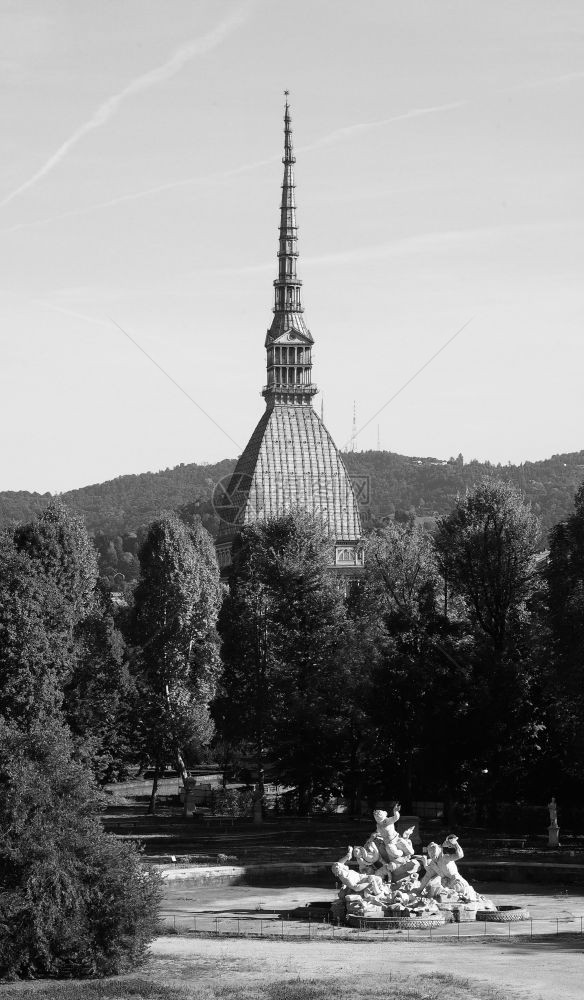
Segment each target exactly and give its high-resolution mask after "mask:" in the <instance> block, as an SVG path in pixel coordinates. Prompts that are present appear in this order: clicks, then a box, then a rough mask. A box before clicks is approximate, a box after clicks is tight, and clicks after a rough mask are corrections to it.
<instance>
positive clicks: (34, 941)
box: [0, 715, 160, 978]
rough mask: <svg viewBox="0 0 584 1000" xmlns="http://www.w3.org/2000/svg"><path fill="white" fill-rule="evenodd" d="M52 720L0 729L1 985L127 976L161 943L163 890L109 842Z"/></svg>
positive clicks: (137, 861)
mask: <svg viewBox="0 0 584 1000" xmlns="http://www.w3.org/2000/svg"><path fill="white" fill-rule="evenodd" d="M74 753H75V751H74V745H73V742H72V740H71V736H70V734H69V732H68V730H67V727H66V726H65V725H64V724H63V722H62V721H61V720H60V719H59V718H58V717H55V716H54V715H49V716H47V715H45V716H44V717H38V718H36V719H34V720H33V721H32V722H31V724H30V726H29V727H28V728H26V729H22V728H20V727H18V726H17V725H16V724H15V723H13V722H12V723H10V722H6V721H4V720H0V977H1V978H18V977H20V978H36V977H39V976H87V975H111V974H115V973H119V972H123V971H126V970H127V969H129V968H131V967H132V966H133V965H134V964H136V963H137V962H138V961H139V960H140V959H141V958H142V957H143V956H144V953H145V949H146V946H147V944H148V943H149V941H150V940H151V939H152V937H153V936H154V934H155V931H156V924H157V915H158V904H159V899H160V884H159V879H158V877H157V876H156V875H154V874H152V873H149V872H147V871H144V869H143V868H142V866H141V858H140V854H139V852H138V851H137V850H136V848H135V847H134V845H128V844H124V843H122V842H120V841H119V840H117V839H116V838H115V837H113V836H112V835H111V834H106V833H104V831H103V829H102V826H101V823H100V820H99V817H98V816H97V811H98V809H99V807H100V799H99V796H98V794H97V791H96V788H95V785H94V784H93V780H92V778H91V776H90V774H89V773H88V771H87V768H86V767H85V766H84V765H83V764H81V763H80V762H78V761H76V760H75V757H74Z"/></svg>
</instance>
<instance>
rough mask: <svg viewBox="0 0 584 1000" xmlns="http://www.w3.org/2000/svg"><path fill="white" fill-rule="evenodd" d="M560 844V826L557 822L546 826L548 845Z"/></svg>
mask: <svg viewBox="0 0 584 1000" xmlns="http://www.w3.org/2000/svg"><path fill="white" fill-rule="evenodd" d="M559 846H560V828H559V826H558V824H557V823H551V825H550V826H548V847H559Z"/></svg>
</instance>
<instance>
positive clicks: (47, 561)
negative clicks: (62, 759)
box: [0, 501, 131, 779]
mask: <svg viewBox="0 0 584 1000" xmlns="http://www.w3.org/2000/svg"><path fill="white" fill-rule="evenodd" d="M11 550H12V554H11V555H10V551H11ZM4 553H5V557H6V558H7V559H8V560H9V562H10V563H11V565H8V564H6V565H5V574H4V580H5V582H6V584H7V587H8V594H7V601H8V605H7V608H6V609H5V615H6V613H8V614H9V615H12V621H13V629H12V631H11V630H10V629H6V630H5V632H4V636H5V642H4V643H2V639H1V634H0V655H1V651H2V648H4V650H5V655H6V654H7V653H8V649H9V647H10V644H11V643H12V645H14V636H17V637H18V638H19V641H20V647H19V653H18V656H17V660H18V686H19V689H20V697H22V693H23V692H25V691H26V690H27V678H28V679H29V680H30V670H32V671H33V673H34V671H37V672H38V676H39V678H40V679H41V682H42V684H43V685H44V688H45V695H44V697H46V696H47V690H48V689H47V685H48V684H52V685H53V693H54V697H55V706H57V707H59V708H60V707H62V708H63V711H64V713H65V718H66V720H67V721H68V723H69V724H70V726H71V729H72V731H73V733H74V735H75V737H76V739H77V741H78V744H79V747H80V748H82V750H83V752H84V754H85V758H86V760H87V761H88V763H89V764H90V766H91V767H92V768H93V769H94V772H95V774H96V775H97V776H98V777H100V778H101V779H107V778H108V777H112V776H114V775H115V774H116V773H119V771H120V768H121V769H123V767H124V765H125V763H127V759H128V757H129V756H130V749H129V747H128V745H127V734H128V712H127V706H128V702H129V698H130V694H131V682H130V677H129V674H128V670H127V663H126V655H125V646H124V643H123V640H122V637H121V634H120V632H119V631H118V629H117V628H116V626H115V623H114V620H113V609H112V606H111V604H110V603H109V599H108V597H107V595H106V594H105V593H104V592H103V590H102V588H101V587H100V584H99V578H98V570H97V558H96V553H95V549H94V547H93V545H92V543H91V539H90V538H89V536H88V534H87V531H86V530H85V526H84V524H83V522H82V521H81V519H80V518H79V517H78V516H77V515H76V514H75V513H73V512H72V511H71V510H70V509H69V508H67V507H66V506H65V505H64V504H63V503H60V502H59V501H54V502H52V503H51V504H49V506H48V507H47V508H46V509H45V510H44V511H43V512H42V513H41V514H40V515H39V516H38V517H37V518H36V519H35V520H34V521H32V522H30V523H29V524H25V525H20V526H18V527H17V528H16V529H15V530H14V532H13V535H12V538H11V539H8V538H7V540H6V541H5V546H4ZM7 581H10V582H7ZM17 595H18V596H17ZM11 636H12V638H10V637H11ZM43 637H44V640H43ZM42 641H44V643H45V649H46V650H49V653H48V655H44V656H43V655H40V650H39V643H40V642H42ZM26 663H31V664H32V666H31V667H30V668H27V669H26V670H25V664H26ZM37 700H38V697H37Z"/></svg>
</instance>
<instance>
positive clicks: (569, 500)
mask: <svg viewBox="0 0 584 1000" xmlns="http://www.w3.org/2000/svg"><path fill="white" fill-rule="evenodd" d="M344 458H345V462H346V464H347V467H348V469H349V472H350V473H351V475H352V477H353V479H354V482H355V485H356V488H357V491H358V496H359V498H360V500H361V510H362V514H363V519H364V523H365V525H367V524H369V525H372V524H373V525H374V524H377V523H379V522H381V521H382V520H383V518H387V517H392V516H393V515H394V514H395V513H396V511H397V512H398V516H401V514H402V513H403V512H407V513H412V514H415V515H416V518H417V519H418V520H419V521H421V522H422V523H424V522H427V524H428V526H430V525H431V524H432V522H433V519H434V518H435V517H436V515H439V514H445V513H447V512H448V511H449V510H450V508H451V507H452V503H453V500H454V498H455V497H456V495H457V494H458V493H464V491H465V490H466V488H467V487H469V486H471V485H472V484H473V483H474V482H476V480H477V479H479V478H480V477H481V476H483V475H485V474H490V475H496V476H500V477H501V478H503V479H507V480H510V481H511V482H513V483H514V484H515V485H516V486H518V487H519V488H520V489H521V490H523V492H524V493H525V495H526V496H527V498H528V499H529V500H530V501H531V503H532V505H533V508H534V510H535V511H536V512H537V513H538V514H539V515H540V517H541V519H542V521H543V525H544V528H545V529H546V531H547V530H549V529H550V528H551V527H552V525H554V524H556V523H557V522H558V521H561V520H564V519H565V518H566V517H568V516H569V515H570V514H571V513H572V511H573V500H574V494H575V492H576V489H577V488H578V486H579V485H580V483H581V482H582V480H584V451H579V452H573V453H571V454H567V455H554V456H553V457H552V458H549V459H545V460H544V461H541V462H524V463H523V464H522V465H505V466H494V465H492V464H491V463H489V462H477V461H471V462H464V460H463V458H462V455H459V456H458V458H457V459H449V461H447V462H446V461H441V460H439V459H436V458H410V457H408V456H406V455H397V454H394V453H393V452H387V451H365V452H350V453H348V454H346V455H345V456H344ZM234 465H235V462H234V460H231V459H225V460H224V461H222V462H218V463H217V464H216V465H196V464H194V463H193V464H190V465H178V466H176V468H174V469H165V470H163V471H161V472H144V473H142V474H141V475H136V476H119V477H118V478H117V479H112V480H110V481H109V482H106V483H99V484H97V485H95V486H85V487H83V489H79V490H71V491H70V492H68V493H64V494H62V499H63V500H65V501H66V502H67V503H68V504H70V505H71V506H72V507H73V508H74V509H75V510H77V511H78V512H79V513H81V514H83V516H84V518H85V520H86V523H87V527H88V529H89V531H90V532H91V534H92V535H93V536H94V538H95V542H96V545H97V548H98V551H99V555H100V566H101V570H102V574H103V575H104V577H106V578H107V579H108V580H109V582H110V584H112V585H113V579H114V576H116V575H119V574H122V576H123V578H124V580H125V581H126V582H131V581H132V580H133V579H135V577H136V573H137V568H138V561H137V550H138V546H139V542H140V538H141V536H142V535H143V532H144V528H145V527H146V525H148V524H149V522H150V521H152V520H153V519H154V518H156V517H157V516H158V515H159V514H160V512H161V511H163V510H175V509H178V508H182V513H183V514H184V515H185V516H186V517H188V516H189V515H192V514H194V513H198V514H200V516H201V518H202V520H203V523H204V524H205V526H206V527H207V528H208V529H209V531H211V533H212V534H214V533H215V532H216V530H217V527H218V519H217V517H216V514H215V511H214V509H213V503H212V497H213V489H214V487H215V484H216V483H217V482H219V481H220V480H221V479H223V478H224V477H229V474H230V473H231V471H232V470H233V468H234ZM49 500H50V494H49V493H45V494H40V493H26V492H3V493H0V527H5V526H7V525H9V524H13V523H14V522H15V521H27V520H30V518H31V517H33V516H34V515H35V514H36V513H37V512H38V511H39V510H42V508H43V507H44V506H45V505H46V504H47V503H48V501H49Z"/></svg>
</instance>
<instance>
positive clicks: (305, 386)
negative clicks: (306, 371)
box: [261, 382, 318, 396]
mask: <svg viewBox="0 0 584 1000" xmlns="http://www.w3.org/2000/svg"><path fill="white" fill-rule="evenodd" d="M271 392H279V393H282V392H287V393H290V395H294V396H297V395H298V393H304V394H305V395H311V396H314V395H315V393H317V392H318V386H317V385H316V384H315V383H314V382H306V383H304V382H270V383H269V384H268V385H264V386H263V388H262V391H261V394H262V396H265V395H267V394H268V393H271Z"/></svg>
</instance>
